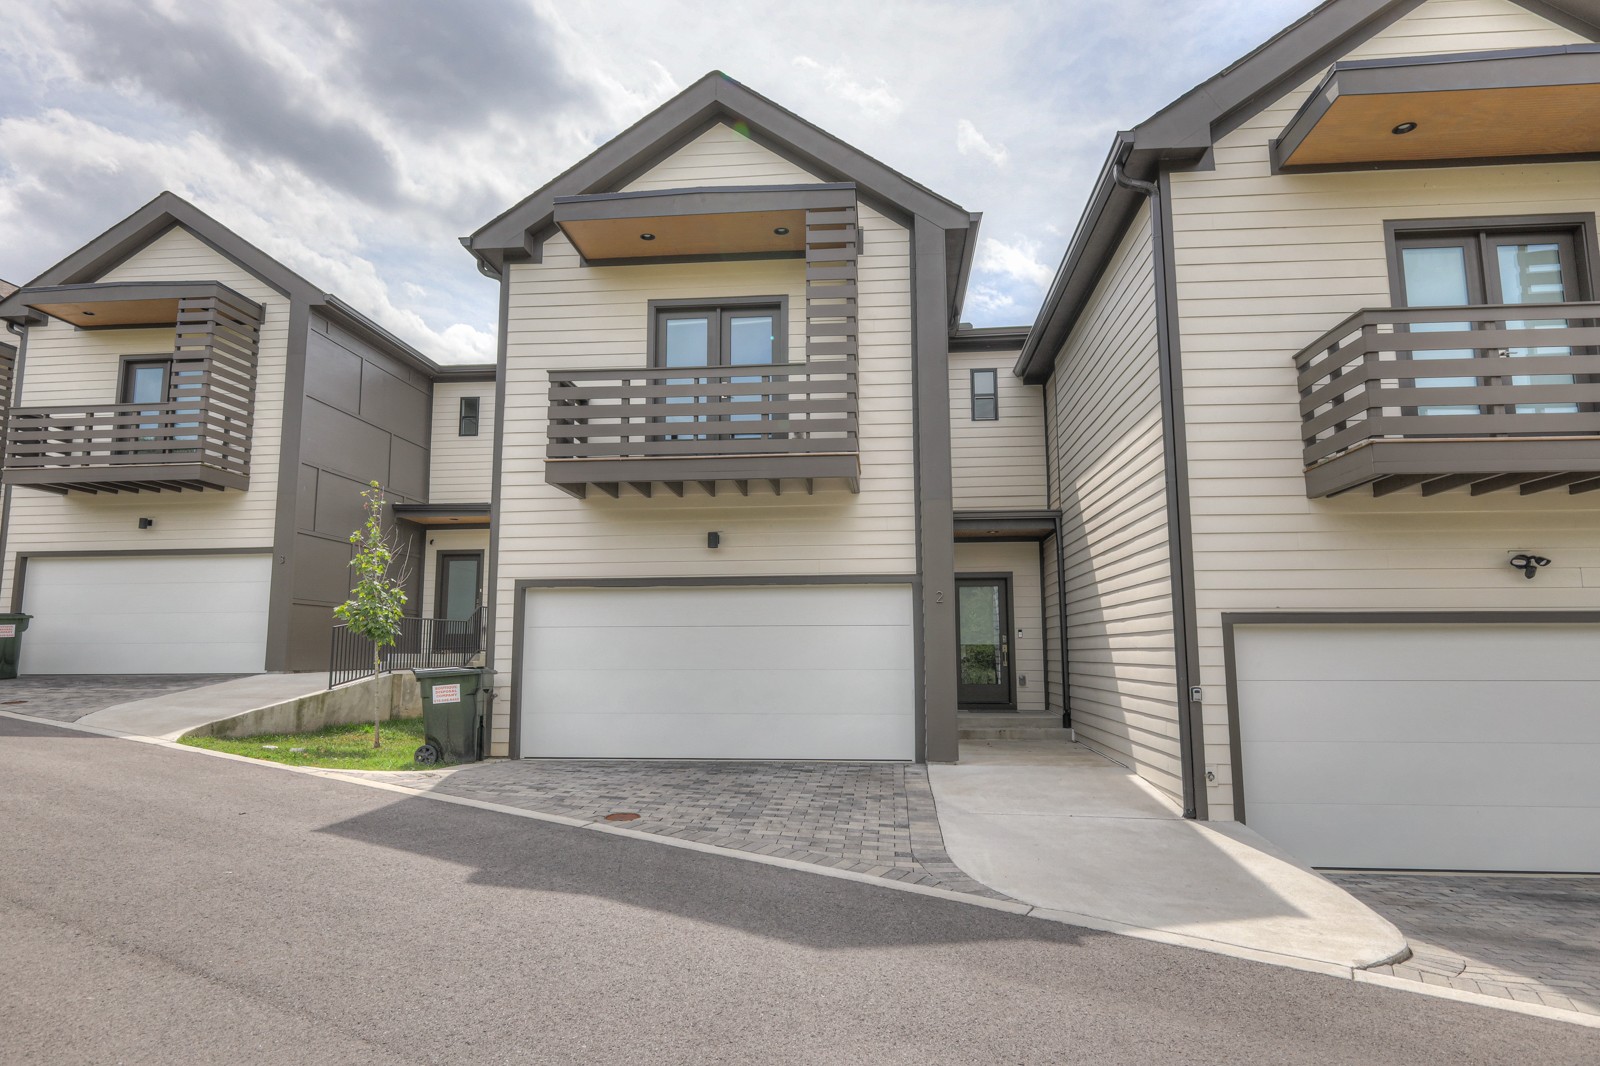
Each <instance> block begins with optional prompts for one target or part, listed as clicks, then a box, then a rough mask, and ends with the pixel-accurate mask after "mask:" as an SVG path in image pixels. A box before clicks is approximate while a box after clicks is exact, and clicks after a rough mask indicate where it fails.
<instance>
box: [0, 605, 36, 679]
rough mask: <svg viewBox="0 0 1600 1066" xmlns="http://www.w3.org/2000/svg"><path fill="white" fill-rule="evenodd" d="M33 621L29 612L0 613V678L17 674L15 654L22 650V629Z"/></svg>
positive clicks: (13, 676)
mask: <svg viewBox="0 0 1600 1066" xmlns="http://www.w3.org/2000/svg"><path fill="white" fill-rule="evenodd" d="M31 621H33V615H31V614H0V680H3V681H10V680H11V679H13V678H15V677H16V676H17V655H18V654H19V653H20V652H21V651H22V631H23V630H25V629H27V628H28V623H29V622H31Z"/></svg>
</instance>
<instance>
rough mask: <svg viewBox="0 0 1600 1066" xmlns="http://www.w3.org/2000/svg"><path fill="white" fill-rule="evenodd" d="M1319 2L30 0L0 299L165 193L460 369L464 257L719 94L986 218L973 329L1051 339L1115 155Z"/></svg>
mask: <svg viewBox="0 0 1600 1066" xmlns="http://www.w3.org/2000/svg"><path fill="white" fill-rule="evenodd" d="M1312 6H1313V3H1312V0H1186V2H1185V3H1182V4H1177V3H1172V2H1170V0H1116V2H1102V3H1087V2H1084V0H1040V2H1018V3H1005V4H1000V3H996V4H984V3H924V2H917V3H911V2H893V0H889V2H883V0H880V2H877V3H868V4H863V3H860V2H856V3H830V2H827V0H821V2H814V3H810V4H806V5H803V6H802V5H794V4H789V3H782V2H767V0H742V2H741V3H738V4H725V5H711V4H705V3H683V2H675V0H660V2H643V0H561V2H560V3H543V2H538V0H206V2H203V3H202V2H198V0H31V2H28V3H24V4H15V5H12V6H11V7H10V8H9V9H8V12H7V32H6V33H5V34H4V35H3V36H0V62H3V63H4V64H5V70H6V76H5V77H4V78H3V79H0V278H6V279H9V280H11V281H14V282H23V281H26V280H28V279H30V278H32V277H33V276H34V275H36V274H38V273H39V272H40V271H41V270H43V269H44V268H45V267H47V266H49V265H50V264H51V263H53V262H55V261H56V260H58V259H60V258H61V257H62V256H64V255H66V254H67V253H68V252H70V251H72V250H73V249H75V248H77V247H78V246H79V245H81V244H82V243H83V242H84V241H86V240H88V239H89V238H90V237H92V236H94V235H95V234H97V233H99V232H101V231H102V230H104V229H105V228H106V227H108V226H110V225H111V224H112V223H114V222H115V221H117V220H118V219H120V218H121V217H123V216H124V215H126V214H128V213H129V212H131V211H132V210H134V209H135V208H137V207H138V206H139V205H140V204H142V203H144V202H145V201H147V200H149V199H150V198H152V197H153V196H155V195H156V194H157V193H158V192H160V191H161V190H163V189H171V190H173V191H174V192H177V193H179V194H180V195H182V196H185V197H187V198H189V199H190V200H192V201H194V202H195V203H196V204H198V205H199V206H200V207H201V208H202V209H204V210H206V211H208V212H210V213H211V214H212V215H214V216H216V217H217V218H219V219H220V220H221V221H222V222H223V223H225V224H226V225H228V226H230V227H232V228H233V229H235V230H237V231H238V232H239V233H240V234H242V235H243V236H244V237H245V238H246V239H248V240H250V241H252V242H254V243H255V244H257V245H259V246H261V247H262V248H264V249H265V250H266V251H268V252H269V253H271V254H272V255H274V256H276V257H278V258H279V259H281V260H283V261H284V262H286V263H287V264H289V265H290V266H291V267H293V268H294V269H296V270H298V271H299V272H300V273H302V274H304V275H305V276H307V277H308V278H310V279H311V280H312V281H314V282H315V283H317V284H319V285H321V286H323V287H324V288H325V289H327V290H328V291H330V292H334V293H337V294H338V295H340V296H341V297H343V298H344V299H345V300H347V301H349V302H350V303H352V304H354V305H355V306H357V307H359V308H361V309H363V310H364V311H366V312H367V313H368V314H370V315H372V316H373V317H374V318H376V319H378V320H379V321H381V322H382V323H384V324H385V325H387V326H388V327H390V328H391V329H393V330H394V331H395V332H397V333H399V334H400V335H402V336H403V337H405V338H406V339H408V340H410V341H411V342H413V343H414V344H416V345H417V346H418V347H420V348H422V349H423V350H424V351H426V352H428V353H429V354H431V355H433V356H435V357H436V358H438V359H440V360H441V361H447V362H449V361H461V360H475V359H480V358H492V357H493V353H494V319H495V311H494V307H495V292H494V286H493V284H492V283H491V282H490V281H489V280H487V279H485V278H483V277H482V276H480V275H479V274H478V273H477V272H476V270H475V269H474V267H473V263H472V260H471V258H470V257H469V256H468V255H467V254H466V252H464V251H463V250H462V249H461V247H460V245H459V244H458V243H457V238H459V237H460V236H461V235H463V234H466V233H470V232H471V231H472V230H474V229H476V228H477V227H478V226H480V225H481V224H483V223H484V222H486V221H487V220H488V219H489V218H491V217H493V216H494V215H495V214H497V213H498V212H500V211H501V210H503V209H504V208H505V207H507V206H509V205H510V204H511V203H513V202H515V201H516V200H518V199H520V198H521V197H523V196H525V195H526V194H527V193H529V192H531V191H532V190H533V189H535V188H537V187H539V186H540V185H542V184H543V183H544V182H546V181H547V180H548V179H549V178H551V177H552V176H554V175H555V174H557V173H559V172H560V171H562V170H564V169H566V168H567V167H568V166H570V165H571V164H572V163H574V162H576V161H577V160H578V159H580V158H582V157H583V156H584V155H585V154H587V153H588V152H589V151H591V150H592V149H594V148H595V147H596V146H597V145H599V144H601V143H603V142H604V141H606V140H607V139H608V138H609V137H611V136H612V135H614V134H615V133H616V132H617V131H619V130H621V129H623V128H624V127H626V126H627V125H629V124H630V123H632V122H633V121H634V120H635V119H637V118H638V117H639V116H641V115H643V114H644V113H645V112H647V111H649V110H651V109H652V108H654V107H656V106H657V105H659V104H660V103H662V102H663V101H664V100H666V99H667V98H669V97H670V96H672V95H673V94H674V93H675V92H677V91H678V90H680V89H681V88H683V87H684V86H686V85H688V84H690V83H691V82H693V81H694V80H695V79H696V78H698V77H699V76H700V75H702V74H704V73H705V72H706V71H708V70H712V69H717V70H722V71H725V72H726V73H728V74H729V75H731V76H732V77H734V78H736V79H738V80H739V81H742V82H744V83H745V84H746V85H749V86H750V87H751V88H753V89H755V90H757V91H758V92H761V93H764V94H766V95H768V96H770V97H773V98H774V99H776V100H777V101H778V102H779V103H781V104H784V105H785V106H787V107H789V108H790V109H791V110H794V111H797V112H799V113H800V114H802V115H804V116H805V117H806V118H808V119H810V120H811V121H813V122H815V123H817V124H818V125H820V126H822V127H823V128H825V129H827V130H829V131H830V132H832V133H834V134H836V135H837V136H839V137H841V138H843V139H844V140H846V141H849V142H851V143H853V144H855V145H858V146H859V147H861V148H862V149H864V150H866V151H867V152H869V153H871V154H872V155H874V156H876V157H877V158H879V159H882V160H883V161H885V162H886V163H888V164H890V165H891V166H893V167H895V168H896V169H898V170H900V171H902V172H904V173H906V174H908V175H910V176H911V177H913V178H915V179H917V180H919V181H921V182H922V183H924V184H926V185H928V186H930V187H932V188H934V189H935V190H937V191H939V192H940V193H942V194H944V195H945V196H948V197H950V198H951V199H953V200H955V201H957V202H958V203H960V204H962V205H963V206H965V207H967V208H968V209H970V210H975V211H982V212H984V224H983V242H982V244H981V247H980V250H979V254H978V259H977V263H976V266H975V269H974V271H973V277H972V287H971V290H970V295H969V297H968V300H967V313H966V317H967V318H969V319H970V320H972V321H973V322H974V323H976V324H979V325H1001V324H1008V323H1027V322H1030V321H1032V319H1033V316H1034V313H1035V311H1036V310H1037V308H1038V304H1039V300H1040V298H1041V296H1042V293H1043V289H1044V287H1045V286H1046V285H1047V284H1048V282H1049V278H1050V275H1051V273H1052V272H1053V270H1054V268H1055V264H1056V262H1057V261H1058V260H1059V258H1060V256H1061V253H1062V250H1063V248H1064V247H1065V244H1066V240H1067V238H1068V236H1070V233H1071V230H1072V227H1073V225H1074V224H1075V223H1076V221H1077V218H1078V215H1079V213H1080V211H1081V209H1082V205H1083V201H1084V198H1085V196H1086V194H1087V192H1088V189H1089V184H1090V182H1091V180H1092V179H1093V177H1094V175H1095V173H1096V172H1097V170H1098V169H1099V166H1100V163H1101V162H1102V160H1103V158H1104V156H1105V153H1106V151H1107V148H1108V146H1109V142H1110V137H1111V134H1112V133H1113V132H1114V131H1115V130H1117V129H1119V128H1126V127H1129V126H1132V125H1135V124H1136V123H1138V122H1139V121H1141V120H1142V119H1144V118H1145V117H1146V116H1148V115H1149V114H1150V113H1151V112H1153V111H1155V110H1157V109H1159V108H1160V107H1161V106H1163V105H1164V104H1165V103H1166V102H1167V101H1169V100H1170V99H1172V98H1173V97H1175V96H1177V95H1178V94H1180V93H1182V92H1184V91H1185V90H1187V89H1188V88H1190V87H1191V86H1193V85H1194V84H1196V83H1198V82H1200V81H1203V80H1204V79H1205V78H1207V77H1209V76H1210V75H1212V74H1214V73H1216V72H1217V71H1218V70H1220V69H1222V68H1223V67H1224V66H1226V65H1227V64H1229V63H1230V62H1232V61H1233V60H1234V59H1236V58H1238V57H1239V56H1240V55H1242V54H1243V53H1244V52H1246V51H1248V50H1249V49H1250V48H1253V47H1254V46H1255V45H1256V44H1258V43H1260V42H1261V41H1263V40H1265V39H1266V38H1267V37H1268V36H1270V35H1271V34H1272V33H1274V32H1276V31H1277V30H1278V29H1280V28H1282V27H1283V26H1285V25H1287V24H1288V23H1290V22H1291V21H1293V20H1294V19H1296V18H1298V17H1299V16H1300V15H1302V14H1304V13H1305V12H1306V11H1307V10H1309V9H1310V8H1311V7H1312Z"/></svg>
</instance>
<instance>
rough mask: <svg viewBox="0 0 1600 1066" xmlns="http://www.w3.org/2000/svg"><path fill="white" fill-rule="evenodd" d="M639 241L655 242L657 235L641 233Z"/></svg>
mask: <svg viewBox="0 0 1600 1066" xmlns="http://www.w3.org/2000/svg"><path fill="white" fill-rule="evenodd" d="M639 239H640V240H641V241H653V240H655V239H656V235H655V234H654V233H641V234H639Z"/></svg>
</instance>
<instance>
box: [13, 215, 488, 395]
mask: <svg viewBox="0 0 1600 1066" xmlns="http://www.w3.org/2000/svg"><path fill="white" fill-rule="evenodd" d="M173 226H182V227H183V228H184V229H186V230H188V231H189V232H190V233H192V234H194V236H195V237H197V238H199V239H200V240H201V241H203V242H205V243H206V244H208V245H210V246H211V247H212V248H213V249H215V250H216V251H217V252H218V253H219V254H221V255H223V256H226V257H227V258H228V259H231V260H233V261H234V262H235V263H237V264H239V266H241V267H243V268H244V269H245V270H248V271H249V272H250V273H251V274H253V275H254V276H256V277H257V278H260V279H261V280H262V281H263V282H265V283H266V284H267V285H269V286H271V287H272V288H273V289H276V290H277V291H278V292H280V293H282V294H283V295H284V296H287V297H288V298H289V299H291V300H302V301H304V302H305V303H306V304H307V305H308V306H310V307H311V308H313V309H314V310H316V311H317V312H318V313H321V314H325V315H328V316H329V317H331V318H334V319H336V320H337V321H338V322H339V324H340V325H342V326H345V327H347V328H349V329H352V330H354V331H355V332H357V333H360V334H361V335H362V336H363V337H365V338H366V339H367V340H369V341H371V342H372V343H374V344H376V345H378V346H379V347H380V348H382V349H383V350H385V351H387V352H388V353H389V354H390V355H392V356H394V357H395V358H397V359H399V360H400V361H401V362H404V363H408V364H411V365H413V366H414V367H415V368H416V369H418V370H421V371H422V372H424V373H426V374H429V375H431V376H433V377H449V376H451V375H452V373H460V372H463V371H469V370H478V369H482V367H478V366H472V365H468V366H465V367H458V366H443V365H441V364H439V363H436V362H434V361H433V360H432V359H430V358H428V357H427V356H425V355H423V354H422V353H421V352H419V351H417V350H416V349H415V348H413V347H412V346H411V345H409V344H407V343H406V342H405V341H403V340H401V339H400V338H399V337H396V336H395V335H394V334H392V333H390V332H389V331H388V330H386V329H384V328H383V327H382V326H379V325H378V324H377V323H376V322H373V321H372V320H371V319H369V318H367V317H366V316H365V315H363V314H361V313H360V312H359V311H356V310H355V309H354V308H353V307H350V306H349V305H348V304H346V303H344V301H342V300H340V299H339V298H338V297H336V296H333V295H331V294H329V293H325V292H323V291H322V289H320V288H318V287H317V286H315V285H313V284H312V283H311V282H309V281H307V280H306V279H305V278H303V277H301V276H300V275H299V274H297V273H295V272H294V271H293V270H290V269H289V268H288V267H286V266H284V265H283V264H282V263H280V262H278V260H276V259H274V258H272V256H270V255H268V254H267V253H266V252H263V251H262V250H261V249H259V248H257V247H256V246H255V245H253V244H251V243H250V242H249V241H247V240H245V239H244V238H242V237H240V236H239V235H238V234H237V233H235V232H233V231H232V230H231V229H229V228H228V227H226V226H224V225H223V224H222V223H221V222H218V221H217V220H216V219H214V218H212V217H211V216H210V215H208V214H206V213H205V212H204V211H202V210H200V209H199V208H198V207H196V206H195V205H194V204H191V203H190V202H189V201H187V200H185V199H184V198H183V197H181V196H179V195H177V194H176V193H173V192H163V193H162V194H161V195H159V196H157V197H156V198H155V199H154V200H151V201H150V202H149V203H147V204H145V205H144V206H143V207H141V208H139V209H138V210H137V211H135V212H134V213H133V214H131V215H129V216H128V217H127V218H125V219H123V220H122V221H121V222H118V223H117V224H116V225H114V226H112V227H111V228H110V229H108V230H106V231H105V232H104V233H102V234H100V235H99V236H98V237H95V238H94V239H93V240H91V241H90V242H89V243H88V244H85V245H84V246H83V247H82V248H79V249H78V250H77V251H75V252H73V253H72V254H71V255H69V256H67V257H66V258H65V259H63V260H61V261H60V262H59V263H57V264H55V265H54V266H52V267H50V268H49V269H47V270H45V271H44V273H42V274H40V275H39V276H38V277H36V278H34V279H33V280H32V281H30V282H28V283H27V284H26V285H24V286H23V287H22V289H20V290H16V291H14V292H13V293H11V294H7V295H5V296H4V297H3V298H0V319H6V320H10V321H22V320H24V319H25V318H26V317H27V316H28V315H29V313H30V312H29V310H28V308H26V307H24V306H23V304H22V300H23V299H24V298H25V294H26V292H27V291H28V290H30V289H37V288H42V287H49V286H60V285H80V284H85V283H89V282H95V281H98V280H99V279H100V278H101V277H102V276H104V274H105V273H106V271H108V270H110V269H111V268H112V267H114V266H116V265H117V264H118V263H120V262H122V261H123V260H124V259H126V258H128V256H130V255H132V254H133V253H135V252H137V251H138V250H139V249H141V248H143V247H144V246H145V245H147V244H149V243H150V242H151V241H153V240H155V239H156V238H157V237H159V236H160V235H161V234H163V233H165V232H166V231H167V230H169V229H171V228H172V227H173ZM19 292H20V293H22V294H24V295H18V293H19Z"/></svg>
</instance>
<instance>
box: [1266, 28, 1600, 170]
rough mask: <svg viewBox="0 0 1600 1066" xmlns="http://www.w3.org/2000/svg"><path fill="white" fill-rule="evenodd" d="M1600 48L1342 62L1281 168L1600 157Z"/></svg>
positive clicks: (1296, 126) (1304, 117)
mask: <svg viewBox="0 0 1600 1066" xmlns="http://www.w3.org/2000/svg"><path fill="white" fill-rule="evenodd" d="M1597 114H1600V45H1569V46H1566V47H1558V48H1529V49H1516V50H1513V51H1503V52H1475V53H1462V54H1459V55H1442V56H1423V57H1405V58H1400V59H1377V60H1365V61H1357V62H1349V63H1337V64H1335V65H1334V67H1333V69H1332V70H1331V71H1329V72H1328V76H1327V77H1326V78H1324V79H1323V81H1322V84H1321V85H1319V86H1318V87H1317V89H1316V91H1315V92H1313V93H1312V94H1311V96H1310V98H1309V99H1307V101H1306V103H1305V105H1304V106H1302V107H1301V108H1300V111H1299V112H1298V113H1297V114H1296V115H1295V117H1294V118H1293V119H1292V120H1291V121H1290V122H1289V124H1288V125H1287V126H1286V127H1284V130H1283V133H1282V134H1281V135H1280V136H1279V137H1278V138H1277V139H1275V140H1274V141H1273V142H1272V164H1273V169H1274V170H1275V171H1277V170H1282V171H1294V170H1348V169H1356V168H1363V167H1374V166H1378V167H1382V166H1420V165H1429V164H1442V163H1457V164H1464V163H1475V162H1476V163H1491V162H1499V161H1503V160H1508V159H1569V158H1573V157H1592V156H1600V122H1596V121H1595V115H1597Z"/></svg>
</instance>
